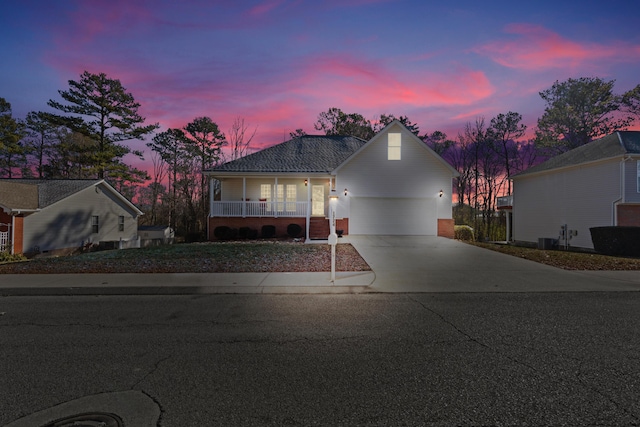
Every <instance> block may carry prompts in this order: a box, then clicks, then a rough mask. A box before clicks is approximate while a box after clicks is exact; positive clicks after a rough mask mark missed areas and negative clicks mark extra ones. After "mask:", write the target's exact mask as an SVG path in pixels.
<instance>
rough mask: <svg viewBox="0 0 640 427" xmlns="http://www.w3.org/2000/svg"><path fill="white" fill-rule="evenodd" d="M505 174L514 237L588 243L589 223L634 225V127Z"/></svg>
mask: <svg viewBox="0 0 640 427" xmlns="http://www.w3.org/2000/svg"><path fill="white" fill-rule="evenodd" d="M511 179H512V180H513V203H512V209H513V240H515V241H520V242H538V239H540V238H546V239H554V240H557V243H558V244H559V245H560V246H567V245H568V246H574V247H580V248H587V249H593V242H592V241H591V233H590V231H589V229H590V228H591V227H599V226H616V225H619V226H640V132H637V131H624V132H623V131H621V132H615V133H613V134H611V135H608V136H605V137H604V138H601V139H598V140H595V141H593V142H590V143H588V144H585V145H583V146H581V147H578V148H575V149H573V150H571V151H568V152H566V153H563V154H561V155H559V156H557V157H554V158H552V159H549V160H548V161H546V162H544V163H541V164H539V165H537V166H534V167H532V168H529V169H527V170H526V171H523V172H521V173H519V174H516V175H514V176H513V177H511ZM564 226H566V230H565V231H564V234H563V231H562V227H564Z"/></svg>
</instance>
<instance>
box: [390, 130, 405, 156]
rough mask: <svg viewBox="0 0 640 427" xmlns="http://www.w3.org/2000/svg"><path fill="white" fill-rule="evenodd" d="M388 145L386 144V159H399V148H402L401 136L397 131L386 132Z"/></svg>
mask: <svg viewBox="0 0 640 427" xmlns="http://www.w3.org/2000/svg"><path fill="white" fill-rule="evenodd" d="M388 138H389V139H388V142H387V144H388V146H387V160H400V159H401V148H402V138H401V134H399V133H390V134H388Z"/></svg>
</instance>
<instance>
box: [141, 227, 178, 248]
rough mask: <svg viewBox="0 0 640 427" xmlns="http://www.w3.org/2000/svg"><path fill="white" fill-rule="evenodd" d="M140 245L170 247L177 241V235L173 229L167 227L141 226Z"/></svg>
mask: <svg viewBox="0 0 640 427" xmlns="http://www.w3.org/2000/svg"><path fill="white" fill-rule="evenodd" d="M138 236H139V237H140V245H141V246H142V247H146V246H158V245H170V244H173V243H174V241H175V237H176V233H175V232H174V231H173V228H171V227H169V226H166V225H140V226H138Z"/></svg>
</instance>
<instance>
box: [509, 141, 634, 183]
mask: <svg viewBox="0 0 640 427" xmlns="http://www.w3.org/2000/svg"><path fill="white" fill-rule="evenodd" d="M625 154H640V131H619V132H614V133H612V134H611V135H607V136H605V137H603V138H600V139H597V140H595V141H592V142H590V143H588V144H585V145H582V146H580V147H578V148H574V149H573V150H570V151H567V152H566V153H562V154H560V155H559V156H556V157H553V158H551V159H549V160H547V161H546V162H543V163H540V164H539V165H536V166H533V167H531V168H529V169H527V170H525V171H523V172H520V173H519V174H516V175H514V176H513V178H516V177H520V176H523V175H529V174H532V173H537V172H543V171H548V170H552V169H559V168H563V167H567V166H575V165H579V164H582V163H589V162H593V161H597V160H602V159H609V158H612V157H617V156H623V155H625Z"/></svg>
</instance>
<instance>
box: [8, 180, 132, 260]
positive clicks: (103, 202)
mask: <svg viewBox="0 0 640 427" xmlns="http://www.w3.org/2000/svg"><path fill="white" fill-rule="evenodd" d="M18 188H29V189H30V190H32V191H29V192H23V193H22V194H20V195H16V194H15V192H16V189H18ZM10 193H11V194H14V196H13V197H12V198H10V197H4V198H3V194H10ZM25 206H28V207H30V208H31V209H24V207H25ZM0 208H2V216H3V217H4V218H5V219H4V221H3V220H1V219H2V218H1V217H0V222H3V223H10V224H11V228H12V236H13V238H12V241H13V251H14V252H16V253H23V252H24V253H32V254H35V253H56V252H63V251H64V252H66V251H72V250H75V249H78V248H81V247H83V246H85V245H89V244H99V243H101V242H103V243H104V242H114V246H115V247H118V246H123V245H124V246H127V247H128V246H135V245H136V241H137V238H138V236H137V234H138V231H137V230H138V216H139V215H142V212H141V211H140V210H139V209H138V208H137V207H136V206H135V205H133V204H132V203H131V202H130V201H129V200H127V199H126V198H125V197H124V196H122V195H121V194H120V193H119V192H118V191H116V190H115V189H114V188H113V187H112V186H111V185H109V184H108V183H107V182H106V181H104V180H30V179H10V180H9V179H3V180H0ZM115 242H118V245H115Z"/></svg>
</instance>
